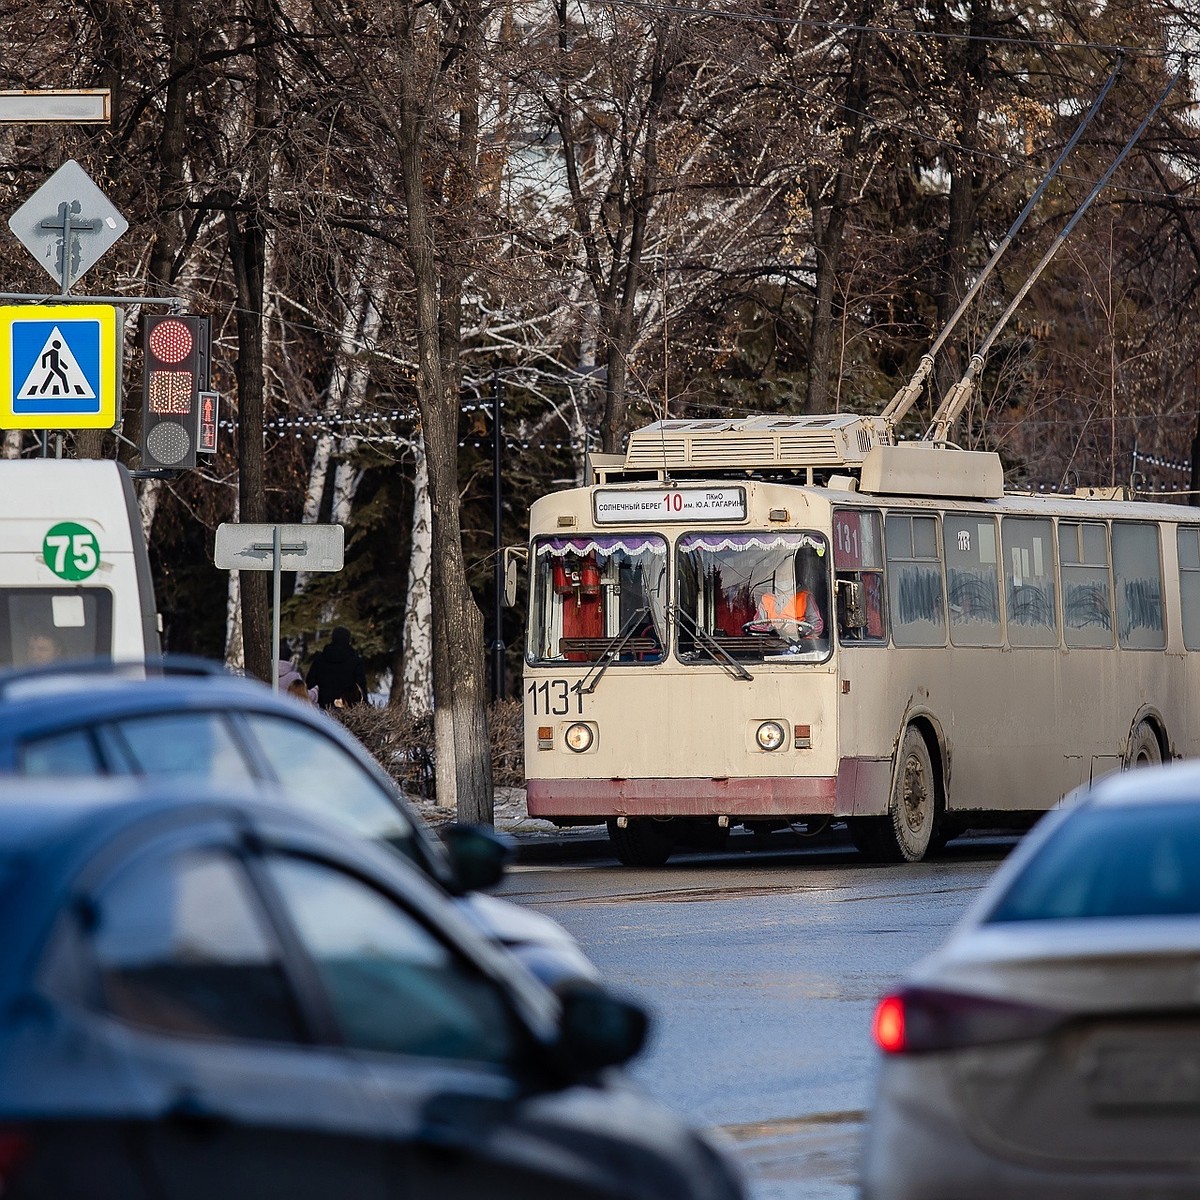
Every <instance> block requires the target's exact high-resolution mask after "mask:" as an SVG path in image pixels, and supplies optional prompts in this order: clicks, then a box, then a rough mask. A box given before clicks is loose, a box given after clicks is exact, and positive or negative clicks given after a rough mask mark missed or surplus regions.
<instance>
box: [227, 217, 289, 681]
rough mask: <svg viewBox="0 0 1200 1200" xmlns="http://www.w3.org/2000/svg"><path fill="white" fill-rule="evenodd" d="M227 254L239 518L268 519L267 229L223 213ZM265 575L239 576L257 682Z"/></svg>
mask: <svg viewBox="0 0 1200 1200" xmlns="http://www.w3.org/2000/svg"><path fill="white" fill-rule="evenodd" d="M227 221H228V226H229V251H230V259H231V261H232V264H233V274H234V279H235V281H236V283H237V302H238V308H237V333H238V356H237V362H236V364H235V366H234V375H235V377H236V379H237V391H238V506H239V510H240V513H241V516H240V520H241V521H243V522H245V523H247V524H261V523H264V522H265V521H266V520H267V501H266V493H265V479H264V471H263V425H264V394H263V340H262V339H263V282H264V271H263V269H264V258H265V253H264V252H265V249H266V230H265V229H264V228H263V226H262V224H261V222H260V221H259V220H258V219H257V218H256V217H255V216H254V215H249V216H247V218H246V221H245V226H244V227H243V225H242V222H241V220H240V218H239V216H238V215H237V214H234V213H229V214H228V215H227ZM269 584H270V576H269V575H268V573H267V572H266V571H246V572H243V573H242V578H241V597H242V638H243V647H242V650H243V659H244V661H245V664H246V670H247V671H248V672H249V673H250V674H251V675H256V676H257V677H258V678H259V679H264V680H266V679H270V678H271V662H272V661H273V659H274V656H275V654H276V652H277V648H276V647H275V646H272V645H271V619H270V602H269V598H268V590H269Z"/></svg>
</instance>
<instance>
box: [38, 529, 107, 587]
mask: <svg viewBox="0 0 1200 1200" xmlns="http://www.w3.org/2000/svg"><path fill="white" fill-rule="evenodd" d="M42 558H43V559H44V560H45V562H46V566H48V567H49V568H50V570H52V571H53V572H54V573H55V575H57V576H58V577H59V579H67V580H70V581H71V582H72V583H78V582H79V580H81V579H86V578H87V577H88V576H89V575H90V574H91V573H92V572H93V571H94V570H95V569H96V568H97V567H98V566H99V565H100V543H99V542H98V541H96V535H95V534H94V533H93V532H92V531H91V530H90V529H85V528H84V527H83V526H82V525H77V524H76V523H75V522H74V521H60V522H59V523H58V524H57V525H55V526H54V527H53V528H52V529H51V530H50V531H49V532H48V533H47V534H46V536H45V538H44V539H43V540H42Z"/></svg>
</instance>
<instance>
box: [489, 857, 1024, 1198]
mask: <svg viewBox="0 0 1200 1200" xmlns="http://www.w3.org/2000/svg"><path fill="white" fill-rule="evenodd" d="M1013 844H1014V843H1013V841H1012V840H1011V839H971V840H963V841H960V842H956V843H952V845H951V847H950V848H949V850H948V851H947V855H946V857H944V858H942V859H939V860H938V861H936V862H931V863H922V864H919V865H916V866H905V867H899V866H896V867H891V866H888V867H884V866H871V865H868V864H866V863H864V862H863V861H862V860H861V859H859V858H858V856H857V855H856V854H855V853H854V852H853V851H852V850H850V849H849V848H839V847H837V846H834V847H830V848H820V849H812V850H803V851H801V850H791V851H787V852H783V853H779V852H774V851H771V852H765V853H764V852H761V851H756V852H753V853H749V854H728V855H720V856H718V855H713V856H700V855H693V856H687V857H680V858H678V859H672V861H671V862H670V863H668V864H667V866H666V867H664V868H660V869H658V870H637V869H630V868H625V867H620V866H618V865H617V864H616V863H615V861H613V862H597V863H589V864H577V865H576V864H573V865H562V866H557V867H541V866H537V867H535V866H526V867H518V868H516V870H515V871H514V872H513V874H512V876H511V877H510V879H509V881H508V882H507V883H506V885H505V888H504V891H503V894H504V895H506V896H507V897H509V898H510V899H513V900H516V901H518V902H520V903H524V904H528V905H530V907H533V908H536V909H538V910H540V911H541V912H544V913H547V914H548V915H549V916H552V917H554V919H555V920H557V921H559V922H560V923H561V924H562V925H564V926H565V927H566V928H567V929H569V930H570V931H571V932H572V933H573V934H574V935H575V936H576V937H577V938H578V939H579V941H580V944H581V945H582V946H583V948H584V950H586V951H587V953H588V954H589V955H590V956H591V958H592V959H593V961H594V962H595V963H596V964H597V965H598V966H599V968H600V970H601V971H602V972H603V974H604V976H605V978H606V979H607V981H608V982H609V983H610V984H611V985H612V986H613V987H614V988H617V989H619V990H621V991H623V992H625V993H627V994H629V995H631V996H633V997H635V998H637V999H639V1000H641V1001H642V1002H643V1003H645V1004H646V1005H647V1006H648V1007H649V1008H650V1010H651V1012H652V1013H653V1014H654V1017H655V1027H654V1030H653V1033H652V1037H651V1043H650V1046H649V1048H648V1050H647V1051H646V1052H644V1053H643V1055H642V1056H641V1058H640V1059H639V1060H638V1061H637V1063H636V1064H635V1066H634V1074H635V1076H636V1077H637V1078H638V1079H639V1080H640V1082H641V1083H642V1085H643V1086H644V1087H645V1088H646V1089H647V1090H648V1091H649V1092H651V1093H652V1094H653V1095H655V1096H657V1097H658V1098H659V1099H661V1100H663V1101H664V1102H665V1103H667V1104H669V1105H670V1106H671V1107H672V1108H674V1109H675V1110H676V1111H677V1112H679V1113H680V1114H682V1115H683V1116H685V1117H686V1118H688V1119H689V1120H691V1121H693V1122H695V1123H698V1124H704V1125H711V1126H718V1127H721V1128H723V1129H724V1130H725V1131H726V1132H727V1134H729V1135H730V1136H731V1138H732V1139H733V1141H734V1144H735V1147H736V1151H737V1153H738V1156H739V1158H740V1159H741V1161H742V1162H743V1164H744V1166H745V1168H746V1170H747V1173H748V1174H749V1176H750V1178H751V1180H752V1183H753V1195H754V1197H755V1200H785V1198H786V1200H850V1198H851V1197H853V1196H855V1194H856V1186H855V1168H856V1159H857V1152H858V1145H859V1140H860V1138H861V1134H862V1126H863V1119H864V1116H865V1112H866V1109H867V1107H868V1105H869V1103H870V1095H871V1086H872V1079H873V1073H874V1066H875V1051H874V1049H873V1047H872V1045H871V1042H870V1022H871V1015H872V1013H873V1011H874V1006H875V1002H876V1000H877V999H878V998H879V996H880V995H881V994H882V993H883V992H884V991H885V990H886V989H887V988H888V987H889V986H890V985H891V984H892V983H893V982H894V981H895V980H896V979H897V978H899V977H900V976H901V975H902V974H903V973H904V971H905V970H906V969H907V968H908V967H909V966H910V965H911V964H912V963H914V962H915V961H916V960H917V959H918V958H920V957H921V956H922V955H923V954H925V953H926V952H928V951H929V950H931V949H933V948H934V947H935V946H937V945H938V944H939V943H940V942H941V941H942V940H943V938H944V937H945V935H946V933H947V932H948V931H949V929H950V927H951V925H953V923H954V922H955V920H956V919H957V918H958V916H959V914H960V913H961V912H962V911H963V909H964V908H965V906H966V905H967V904H968V903H969V902H970V901H971V899H972V898H973V897H974V896H975V895H976V894H977V893H978V891H979V889H980V888H981V887H982V886H983V885H984V883H985V882H986V881H987V879H988V878H989V876H990V875H991V874H992V872H993V871H994V870H995V868H996V865H997V864H998V863H999V861H1000V860H1001V858H1002V857H1003V855H1004V854H1005V853H1006V852H1007V851H1008V849H1009V848H1011V846H1012V845H1013Z"/></svg>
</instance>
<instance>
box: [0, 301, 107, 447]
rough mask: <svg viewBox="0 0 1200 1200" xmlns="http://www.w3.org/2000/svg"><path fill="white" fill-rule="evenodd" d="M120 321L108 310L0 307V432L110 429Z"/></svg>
mask: <svg viewBox="0 0 1200 1200" xmlns="http://www.w3.org/2000/svg"><path fill="white" fill-rule="evenodd" d="M123 315H124V314H123V313H121V311H120V310H119V309H117V308H115V307H114V306H113V305H111V304H21V305H7V306H4V307H0V429H111V428H113V427H114V426H115V425H116V424H117V418H118V412H117V405H118V394H119V387H118V383H119V375H120V369H119V364H120V346H121V337H122V335H123V333H124V328H123V326H124V321H123V320H122V317H123Z"/></svg>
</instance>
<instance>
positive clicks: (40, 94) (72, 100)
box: [0, 88, 112, 125]
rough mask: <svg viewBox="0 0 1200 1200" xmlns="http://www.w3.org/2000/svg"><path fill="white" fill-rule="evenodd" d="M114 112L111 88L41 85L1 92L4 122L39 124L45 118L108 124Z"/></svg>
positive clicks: (47, 119)
mask: <svg viewBox="0 0 1200 1200" xmlns="http://www.w3.org/2000/svg"><path fill="white" fill-rule="evenodd" d="M111 114H112V91H111V89H109V88H38V89H33V90H26V91H23V92H0V123H3V124H5V125H35V124H41V123H42V122H45V121H70V122H71V123H72V124H76V125H79V124H84V125H89V124H91V125H95V124H107V123H108V121H109V120H110V119H111Z"/></svg>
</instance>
